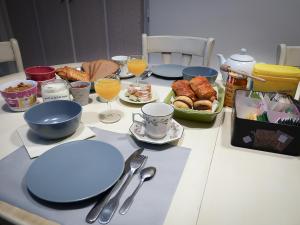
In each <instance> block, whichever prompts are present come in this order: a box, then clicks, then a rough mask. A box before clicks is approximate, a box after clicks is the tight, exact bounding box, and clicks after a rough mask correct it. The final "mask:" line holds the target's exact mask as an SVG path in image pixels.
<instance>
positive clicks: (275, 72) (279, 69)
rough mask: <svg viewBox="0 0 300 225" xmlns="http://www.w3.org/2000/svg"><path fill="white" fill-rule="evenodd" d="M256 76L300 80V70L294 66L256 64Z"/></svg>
mask: <svg viewBox="0 0 300 225" xmlns="http://www.w3.org/2000/svg"><path fill="white" fill-rule="evenodd" d="M253 74H254V75H265V76H266V75H269V76H284V77H297V78H300V69H299V68H297V67H294V66H283V65H273V64H262V63H258V64H255V66H254V69H253Z"/></svg>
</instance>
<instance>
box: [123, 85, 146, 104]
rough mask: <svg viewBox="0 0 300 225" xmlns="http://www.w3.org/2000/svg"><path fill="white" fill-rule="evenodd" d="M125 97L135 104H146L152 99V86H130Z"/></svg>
mask: <svg viewBox="0 0 300 225" xmlns="http://www.w3.org/2000/svg"><path fill="white" fill-rule="evenodd" d="M125 96H126V97H128V99H129V100H131V101H134V102H146V101H150V100H151V98H152V93H151V85H150V84H130V85H129V87H128V89H127V91H126V92H125Z"/></svg>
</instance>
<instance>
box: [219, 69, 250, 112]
mask: <svg viewBox="0 0 300 225" xmlns="http://www.w3.org/2000/svg"><path fill="white" fill-rule="evenodd" d="M247 82H248V79H247V77H245V76H243V75H239V74H237V73H233V72H228V77H227V81H226V87H225V100H224V106H229V107H232V106H233V102H234V94H235V90H237V89H243V90H245V89H246V88H247Z"/></svg>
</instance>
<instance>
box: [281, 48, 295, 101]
mask: <svg viewBox="0 0 300 225" xmlns="http://www.w3.org/2000/svg"><path fill="white" fill-rule="evenodd" d="M276 63H277V64H279V65H288V66H298V67H300V46H288V45H286V44H280V45H278V46H277V58H276ZM294 98H295V99H296V100H300V82H299V83H298V88H297V91H296V94H295V97H294Z"/></svg>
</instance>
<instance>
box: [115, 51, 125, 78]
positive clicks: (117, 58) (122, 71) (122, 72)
mask: <svg viewBox="0 0 300 225" xmlns="http://www.w3.org/2000/svg"><path fill="white" fill-rule="evenodd" d="M111 59H112V60H113V61H115V62H116V63H118V64H119V66H120V74H119V75H120V77H122V76H126V75H127V73H128V67H127V59H128V57H127V56H125V55H117V56H113V57H111Z"/></svg>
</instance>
